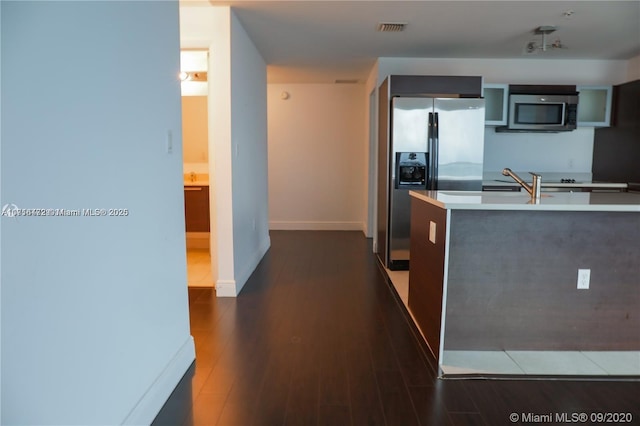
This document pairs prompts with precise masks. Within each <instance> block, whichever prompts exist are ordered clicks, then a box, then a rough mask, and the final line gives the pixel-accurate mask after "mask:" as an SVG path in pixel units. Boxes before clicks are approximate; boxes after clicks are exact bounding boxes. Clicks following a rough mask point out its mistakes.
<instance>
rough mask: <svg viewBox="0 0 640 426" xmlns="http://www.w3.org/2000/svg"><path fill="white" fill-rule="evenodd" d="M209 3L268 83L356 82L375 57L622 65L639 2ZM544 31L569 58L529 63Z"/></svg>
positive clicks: (557, 54)
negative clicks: (249, 43) (245, 44)
mask: <svg viewBox="0 0 640 426" xmlns="http://www.w3.org/2000/svg"><path fill="white" fill-rule="evenodd" d="M187 1H188V0H187ZM209 3H210V4H212V5H231V6H232V7H233V9H234V11H235V14H236V16H237V17H238V19H239V20H240V21H241V22H242V25H243V26H244V28H245V30H246V31H247V33H248V34H249V36H250V37H251V39H252V40H253V42H254V43H255V45H256V47H257V48H258V50H259V51H260V52H261V54H262V56H263V57H264V59H265V60H266V62H267V64H268V80H269V82H271V83H283V82H287V83H295V82H334V81H335V80H336V79H358V80H359V81H360V82H364V80H366V78H367V76H368V73H369V71H370V70H371V67H372V65H373V64H374V62H375V60H376V58H378V57H416V58H519V59H522V58H536V59H539V58H549V59H552V58H563V59H630V58H632V57H635V56H636V55H639V54H640V0H626V1H584V0H583V1H545V0H536V1H522V0H520V1H514V0H512V1H481V0H473V1H455V0H453V1H452V0H449V1H388V0H387V1H383V0H380V1H332V0H325V1H302V0H297V1H296V0H293V1H277V2H276V1H267V0H263V1H248V0H244V1H217V0H210V2H209ZM182 5H183V6H184V5H185V1H184V0H183V3H182ZM569 11H570V12H571V13H570V16H565V12H569ZM382 21H385V22H387V21H392V22H406V23H407V26H406V30H405V31H404V32H401V33H381V32H377V31H376V28H377V25H378V23H379V22H382ZM542 25H554V26H556V27H557V31H555V32H554V33H553V34H551V35H549V36H548V40H547V41H548V42H549V43H551V42H552V41H554V40H556V39H560V40H561V41H562V43H563V44H564V45H566V46H567V48H563V49H553V50H551V51H547V52H539V53H536V54H527V53H526V52H525V50H526V49H525V47H526V45H527V43H528V42H529V41H536V42H541V36H539V35H535V34H534V33H533V30H534V29H535V28H537V27H539V26H542Z"/></svg>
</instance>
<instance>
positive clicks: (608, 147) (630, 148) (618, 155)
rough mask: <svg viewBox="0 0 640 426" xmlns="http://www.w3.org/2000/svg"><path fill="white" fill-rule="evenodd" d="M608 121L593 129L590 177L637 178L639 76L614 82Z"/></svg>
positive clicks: (639, 160)
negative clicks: (609, 123) (610, 123)
mask: <svg viewBox="0 0 640 426" xmlns="http://www.w3.org/2000/svg"><path fill="white" fill-rule="evenodd" d="M611 121H612V127H608V128H603V129H596V130H595V136H594V141H593V165H592V172H593V180H594V181H596V180H598V181H611V182H640V167H638V164H639V163H640V80H636V81H632V82H629V83H625V84H621V85H619V86H614V88H613V113H612V120H611Z"/></svg>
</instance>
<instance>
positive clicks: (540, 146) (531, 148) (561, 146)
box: [484, 127, 593, 173]
mask: <svg viewBox="0 0 640 426" xmlns="http://www.w3.org/2000/svg"><path fill="white" fill-rule="evenodd" d="M592 158H593V127H584V128H583V127H580V128H578V129H576V130H574V131H572V132H566V133H546V134H545V135H544V136H541V135H539V134H536V133H496V132H495V130H494V129H493V128H491V127H486V128H485V150H484V170H486V171H494V172H495V171H500V170H502V169H504V168H505V167H509V168H510V169H512V170H514V171H519V170H523V171H535V172H541V173H542V172H567V173H591V166H592Z"/></svg>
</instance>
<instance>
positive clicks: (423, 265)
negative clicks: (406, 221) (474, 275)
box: [409, 197, 447, 359]
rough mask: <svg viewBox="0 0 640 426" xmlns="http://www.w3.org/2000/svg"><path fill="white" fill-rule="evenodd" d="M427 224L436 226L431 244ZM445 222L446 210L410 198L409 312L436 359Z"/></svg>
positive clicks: (438, 337)
mask: <svg viewBox="0 0 640 426" xmlns="http://www.w3.org/2000/svg"><path fill="white" fill-rule="evenodd" d="M430 222H434V223H435V224H436V225H435V226H436V232H435V244H434V243H432V242H431V241H429V226H430V225H429V224H430ZM446 222H447V212H446V210H444V209H442V208H439V207H437V206H434V205H432V204H429V203H427V202H425V201H422V200H418V199H416V198H413V197H412V198H411V241H410V253H411V260H410V262H409V309H410V310H411V313H412V314H413V316H414V318H415V320H416V322H417V323H418V326H419V327H420V330H421V331H422V334H423V335H424V337H425V339H426V340H427V344H428V345H429V348H430V349H431V352H432V353H433V355H434V356H435V358H436V359H437V358H438V353H439V350H440V322H441V318H442V288H443V279H444V260H445V236H446V227H447V223H446Z"/></svg>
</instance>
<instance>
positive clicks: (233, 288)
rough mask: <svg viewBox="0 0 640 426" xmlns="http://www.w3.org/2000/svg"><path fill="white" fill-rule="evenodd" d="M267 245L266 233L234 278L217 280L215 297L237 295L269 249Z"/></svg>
mask: <svg viewBox="0 0 640 426" xmlns="http://www.w3.org/2000/svg"><path fill="white" fill-rule="evenodd" d="M269 247H271V238H269V236H268V235H267V236H266V237H265V238H264V239H263V240H262V243H261V244H260V247H258V249H257V250H256V251H254V252H253V253H252V255H251V256H249V258H248V259H247V261H246V262H245V265H244V267H243V268H242V272H240V273H239V274H238V275H237V276H236V279H235V280H218V282H217V283H216V297H237V296H238V294H240V291H241V290H242V287H244V285H245V284H246V282H247V281H248V280H249V277H250V276H251V274H252V273H253V271H255V269H256V267H257V266H258V263H260V261H261V260H262V258H263V257H264V255H265V254H266V253H267V250H269Z"/></svg>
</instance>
